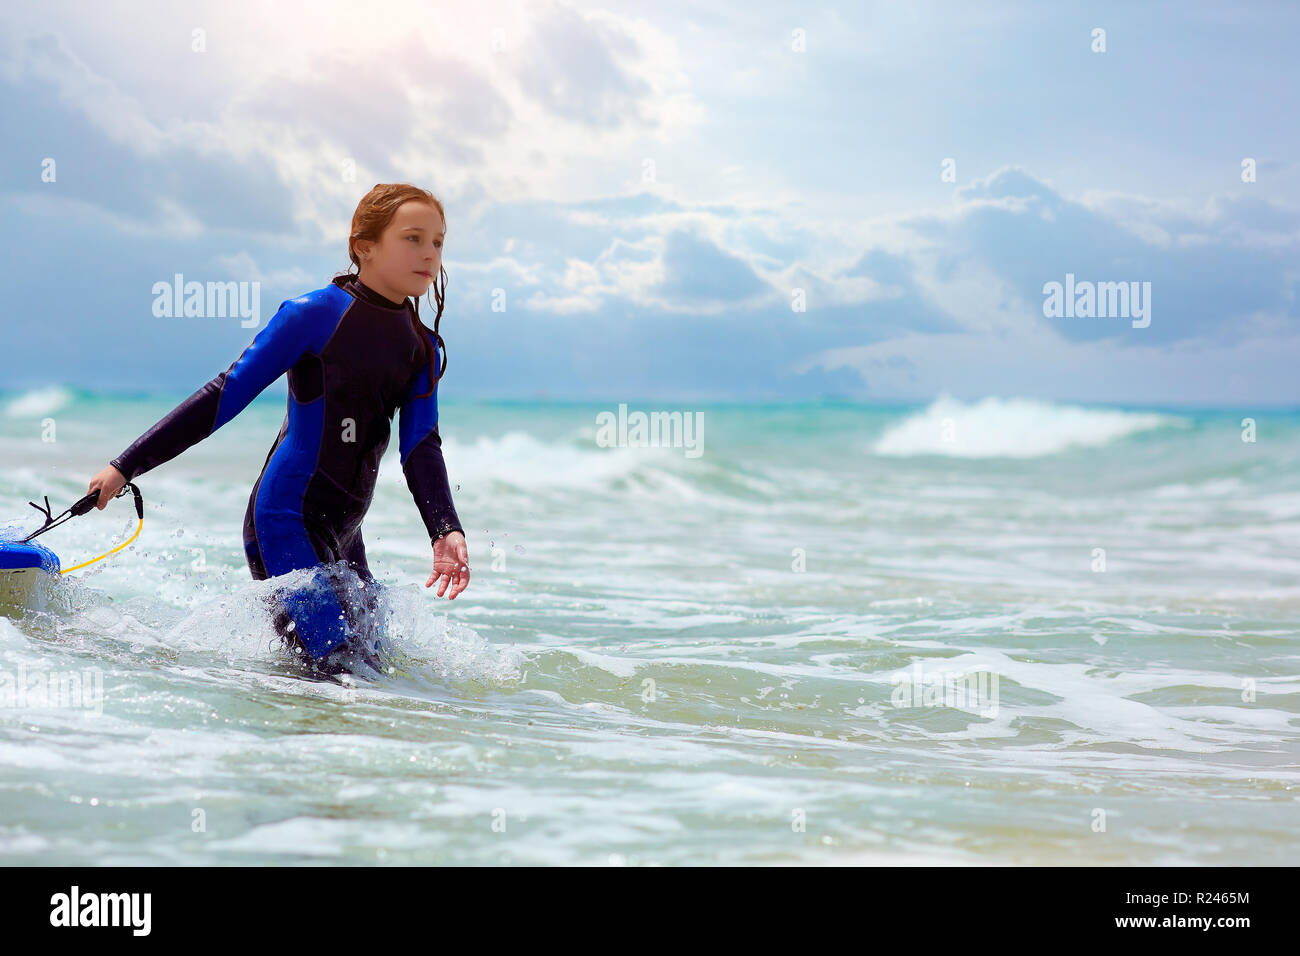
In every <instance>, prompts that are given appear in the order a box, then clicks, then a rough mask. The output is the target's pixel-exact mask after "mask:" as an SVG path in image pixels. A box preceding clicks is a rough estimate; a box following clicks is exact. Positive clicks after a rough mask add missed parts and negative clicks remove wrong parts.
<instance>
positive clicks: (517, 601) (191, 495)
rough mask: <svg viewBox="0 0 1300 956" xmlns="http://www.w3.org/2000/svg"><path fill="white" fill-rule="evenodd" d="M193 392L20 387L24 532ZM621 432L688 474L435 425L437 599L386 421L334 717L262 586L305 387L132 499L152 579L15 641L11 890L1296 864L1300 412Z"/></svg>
mask: <svg viewBox="0 0 1300 956" xmlns="http://www.w3.org/2000/svg"><path fill="white" fill-rule="evenodd" d="M183 397H184V394H183V393H180V394H174V395H155V396H145V395H141V396H136V397H112V396H108V395H101V394H96V393H93V392H86V391H79V390H76V389H70V388H59V387H54V388H49V389H40V390H35V391H27V392H19V393H14V392H8V393H2V394H0V526H7V528H8V530H7V531H6V532H3V533H7V534H8V535H9V536H11V537H12V536H13V535H15V534H17V533H18V532H19V530H21V531H22V533H27V532H30V531H31V530H34V529H35V528H36V527H38V526H39V525H40V521H41V519H40V516H39V515H37V513H36V512H35V511H34V510H33V509H32V508H31V507H30V506H29V505H28V503H27V502H28V501H37V502H41V501H42V496H45V495H48V496H49V499H50V502H51V504H52V505H53V506H54V511H55V513H56V514H57V513H58V512H59V511H61V510H63V509H64V508H66V507H68V506H69V505H70V504H71V503H72V502H73V501H75V500H76V499H77V498H79V497H81V496H82V495H83V494H84V493H85V491H86V485H87V482H88V481H89V479H90V477H91V476H92V475H93V474H94V473H95V472H97V471H98V470H100V469H101V468H103V467H104V466H105V465H106V464H107V462H108V460H109V459H110V458H111V457H113V456H115V455H116V454H117V453H118V452H120V451H122V450H123V449H124V448H125V447H126V446H127V445H128V444H129V443H130V442H131V441H132V440H134V439H135V438H136V437H137V436H138V435H139V434H141V433H142V432H143V431H145V430H146V429H147V428H148V427H149V426H150V425H152V424H153V423H154V422H155V421H156V420H157V419H158V418H159V417H161V416H162V415H163V414H164V413H165V412H166V411H168V410H169V409H170V408H171V407H173V406H174V405H175V404H176V403H177V402H178V401H180V399H182V398H183ZM625 404H626V405H627V406H628V408H627V409H626V410H625V411H626V412H628V413H635V412H637V411H641V412H647V413H648V412H651V411H668V412H672V411H677V412H681V413H683V415H684V416H689V419H690V420H691V421H694V422H695V423H696V424H697V425H698V426H700V427H699V429H698V430H697V431H696V432H695V433H694V436H693V437H694V439H695V445H694V447H693V448H692V447H686V443H682V445H681V446H680V447H675V446H672V445H671V444H669V443H660V445H659V447H655V446H654V445H644V444H639V443H638V442H637V441H636V440H635V439H636V438H637V434H630V435H629V440H628V441H627V442H626V443H622V442H620V441H616V442H615V443H614V444H612V445H611V444H610V442H609V441H607V440H605V439H607V438H608V437H609V432H608V430H605V431H602V429H601V426H600V425H599V424H598V423H599V422H600V421H601V416H602V413H604V414H605V417H606V419H608V416H609V415H610V414H612V415H615V416H617V415H618V414H619V411H620V410H619V403H618V402H611V403H606V404H604V405H600V404H597V403H563V402H548V401H543V400H538V401H534V402H524V401H517V402H495V403H494V402H467V401H456V400H447V399H444V400H443V401H441V402H440V410H441V416H440V430H441V432H442V435H443V450H444V455H445V457H446V461H447V465H448V470H449V473H450V475H451V480H452V483H453V487H454V488H455V501H456V506H457V510H458V511H459V513H460V516H461V520H462V522H463V524H464V526H465V530H466V536H467V539H468V542H469V552H470V564H471V567H472V568H473V572H472V574H473V577H472V581H471V583H470V586H469V588H468V589H467V590H466V591H465V592H464V593H463V594H462V595H461V596H460V597H458V598H457V599H456V600H455V601H454V602H448V601H447V600H446V599H445V598H444V599H438V598H435V597H434V596H433V591H432V590H426V589H425V588H424V587H423V582H424V580H425V579H426V578H427V577H428V575H429V572H430V568H431V548H430V546H429V542H428V539H427V537H426V536H425V533H424V529H423V527H422V525H421V523H420V520H419V516H418V513H417V512H416V510H415V506H414V504H413V502H412V500H411V497H410V493H409V492H408V491H407V489H406V486H405V482H404V479H403V476H402V472H401V468H400V466H399V464H398V458H397V440H396V427H395V426H394V436H393V439H392V442H391V444H390V447H389V451H388V453H387V455H386V456H385V458H384V461H383V466H382V468H381V473H380V480H379V485H378V489H377V491H376V495H375V500H374V503H373V505H372V507H371V510H370V512H369V514H368V515H367V517H366V519H365V523H364V525H363V532H364V536H365V540H366V548H367V553H368V556H369V561H370V565H371V568H372V570H373V571H374V573H375V575H376V576H377V578H378V579H379V580H380V582H381V583H382V584H383V585H384V586H385V603H384V606H385V615H386V617H385V622H386V627H387V629H388V633H389V635H390V637H391V638H392V640H393V641H394V642H395V643H396V644H397V645H398V646H399V647H400V649H401V651H402V653H403V655H404V656H405V658H406V660H407V662H408V663H407V666H405V667H404V668H403V669H402V670H401V671H400V672H396V673H393V674H372V675H369V676H358V677H356V678H354V679H352V680H350V681H347V682H344V683H338V682H333V681H323V680H307V679H304V678H302V677H301V676H298V675H297V674H295V673H294V671H293V670H292V668H291V666H290V665H289V664H288V663H287V662H286V661H285V660H284V659H283V657H282V656H281V653H280V652H279V651H278V650H276V648H275V640H274V634H273V631H272V629H271V623H270V619H269V617H268V612H267V605H266V601H265V598H266V596H267V594H268V593H269V589H270V587H271V586H272V585H273V584H274V583H275V582H254V581H253V580H252V579H251V577H250V575H249V572H248V569H247V565H246V563H245V560H244V554H243V548H242V541H241V527H242V521H243V515H244V508H245V505H246V503H247V500H248V495H249V492H250V490H251V488H252V485H253V482H254V481H255V479H256V478H257V475H258V472H259V470H260V468H261V466H262V463H263V461H264V460H265V457H266V453H267V451H268V450H269V448H270V446H271V444H272V442H273V441H274V439H275V436H276V434H277V431H278V428H279V425H280V422H281V420H282V418H283V416H284V397H283V391H281V394H280V397H279V398H278V399H276V398H271V397H267V396H263V398H261V399H259V400H258V401H256V402H254V403H253V404H252V405H251V406H249V408H248V409H246V410H245V411H244V412H243V413H242V414H241V415H240V416H239V417H238V418H236V419H235V420H234V421H232V422H230V423H229V424H227V425H226V426H224V427H223V428H222V429H221V430H219V431H218V432H217V433H216V434H215V435H213V436H211V437H210V438H208V439H207V440H205V441H204V442H201V443H200V444H198V445H196V446H194V447H193V448H191V449H190V450H188V451H187V452H185V453H184V454H183V455H181V456H180V457H178V458H176V459H174V460H172V461H171V462H168V463H166V464H164V465H162V466H160V467H159V468H157V469H155V470H154V471H152V472H149V473H147V474H145V475H143V476H142V477H141V478H140V479H139V482H138V483H139V485H140V488H141V491H142V492H143V495H144V500H145V521H144V528H143V531H142V532H141V534H140V536H139V537H138V538H137V539H136V540H135V541H134V542H133V543H132V544H131V545H130V546H128V547H127V548H126V549H124V550H122V551H120V552H118V553H117V554H114V555H112V556H111V557H109V558H107V559H105V560H103V561H100V562H97V563H95V564H93V565H90V566H89V567H87V568H85V569H83V570H80V571H74V572H71V573H69V574H67V575H64V576H63V577H62V578H61V579H60V580H59V581H58V583H57V584H56V585H55V586H54V587H53V588H52V589H50V590H49V592H48V593H45V594H43V595H41V596H40V600H39V601H38V602H35V604H36V605H39V606H33V607H31V608H29V609H28V610H27V612H26V613H25V614H17V613H15V614H13V615H11V616H9V617H0V766H3V771H2V772H0V861H3V862H4V863H7V864H39V865H65V864H67V865H85V864H126V865H131V864H159V865H173V864H179V865H204V866H210V865H216V866H220V865H229V864H300V863H301V864H317V863H320V864H590V865H596V866H608V865H616V866H618V865H630V866H653V865H682V864H708V865H713V864H811V865H837V864H858V863H884V864H900V865H909V864H935V863H938V864H957V865H960V864H1085V865H1097V866H1102V865H1126V864H1156V865H1167V864H1174V865H1177V864H1243V865H1264V864H1286V863H1294V862H1295V861H1296V859H1297V858H1298V857H1300V853H1298V852H1297V851H1298V850H1300V733H1298V731H1300V583H1298V579H1300V546H1298V544H1300V467H1298V466H1300V413H1297V412H1296V411H1277V410H1268V409H1261V410H1258V411H1251V410H1249V409H1247V410H1241V409H1148V408H1120V407H1114V406H1106V407H1096V406H1087V405H1076V404H1071V403H1052V402H1043V401H1029V400H1018V399H1011V398H986V399H983V400H978V401H975V400H970V401H962V400H958V399H954V398H951V397H949V396H946V395H943V396H938V397H937V398H935V399H934V400H933V401H930V402H926V403H918V404H914V405H896V406H869V405H859V404H852V403H820V404H816V403H814V404H800V405H776V404H773V405H723V404H697V405H672V404H658V405H655V404H638V403H635V402H631V401H628V402H626V403H625ZM616 431H617V432H618V433H619V434H621V431H620V430H616ZM1243 438H1245V439H1248V440H1243ZM135 527H136V521H135V517H134V511H133V509H132V508H131V506H130V504H129V498H128V499H122V500H119V501H114V502H113V503H112V504H111V505H110V506H109V507H108V508H107V509H106V510H104V511H102V512H100V511H92V512H90V513H89V514H88V515H86V516H85V517H81V518H76V519H73V520H72V521H70V522H69V523H67V524H66V525H64V526H62V527H60V528H57V529H54V530H52V531H50V532H48V533H47V534H46V535H44V536H42V538H41V539H40V540H41V541H43V542H44V543H46V544H47V545H48V546H49V547H51V548H53V549H54V550H55V551H56V552H57V553H58V554H59V556H60V558H61V559H62V561H63V564H64V566H65V567H68V566H71V565H73V564H76V563H79V562H80V561H84V560H88V559H89V558H92V557H94V556H95V555H98V554H100V553H102V552H104V551H107V550H108V549H109V548H110V547H112V546H114V545H116V544H118V543H120V542H121V541H123V540H125V539H126V538H127V537H129V536H130V534H131V533H132V532H133V531H134V530H135ZM56 687H57V688H58V690H57V692H56V689H55V688H56ZM42 688H44V693H42Z"/></svg>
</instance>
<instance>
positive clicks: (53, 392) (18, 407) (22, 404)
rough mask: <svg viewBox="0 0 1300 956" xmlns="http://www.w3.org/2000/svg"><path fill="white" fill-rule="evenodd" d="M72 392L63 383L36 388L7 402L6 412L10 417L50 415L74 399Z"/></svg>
mask: <svg viewBox="0 0 1300 956" xmlns="http://www.w3.org/2000/svg"><path fill="white" fill-rule="evenodd" d="M73 398H74V396H73V394H72V392H70V391H69V390H68V389H66V388H64V387H63V386H62V385H51V386H50V387H49V388H34V389H32V390H30V391H27V392H23V393H22V394H21V395H19V396H17V397H16V398H11V399H10V400H9V401H8V402H6V403H5V414H6V415H8V416H9V417H10V418H34V417H36V416H37V415H49V414H51V413H53V412H57V411H58V410H59V409H60V408H62V407H63V406H65V405H67V404H68V403H69V402H71V401H72V400H73Z"/></svg>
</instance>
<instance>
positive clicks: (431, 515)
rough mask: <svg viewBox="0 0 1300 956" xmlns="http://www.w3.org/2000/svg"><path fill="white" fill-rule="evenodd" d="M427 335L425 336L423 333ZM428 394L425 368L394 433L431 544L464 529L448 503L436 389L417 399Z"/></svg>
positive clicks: (409, 392)
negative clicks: (419, 396)
mask: <svg viewBox="0 0 1300 956" xmlns="http://www.w3.org/2000/svg"><path fill="white" fill-rule="evenodd" d="M425 334H426V335H428V333H427V332H426V333H425ZM429 340H430V341H431V342H433V343H434V345H433V349H434V362H440V361H441V358H440V357H439V355H438V344H437V342H436V341H434V339H433V336H432V335H429ZM427 391H429V367H428V365H425V367H424V368H423V369H421V371H420V373H419V374H418V375H417V376H415V378H414V380H413V381H412V383H411V385H410V386H409V388H408V389H407V394H406V401H405V403H404V404H402V405H401V406H400V407H399V411H398V425H397V433H398V439H399V444H400V447H401V453H402V472H403V474H405V475H406V485H407V487H408V488H410V489H411V497H412V498H414V499H415V506H416V507H417V508H419V510H420V517H421V519H423V521H424V527H425V529H426V530H427V531H428V532H429V541H430V543H434V544H436V542H437V541H438V539H439V538H442V537H444V536H446V535H447V534H450V533H451V532H453V531H459V532H460V533H461V535H462V536H463V535H464V533H465V530H464V529H463V528H462V527H461V526H460V518H459V517H457V515H456V506H455V504H454V503H453V502H452V500H451V485H450V483H449V482H448V480H447V465H446V462H444V461H443V458H442V436H441V435H439V434H438V390H437V389H436V388H435V389H434V390H433V392H432V394H430V395H428V396H427V397H425V398H417V397H416V396H418V395H422V394H423V393H424V392H427Z"/></svg>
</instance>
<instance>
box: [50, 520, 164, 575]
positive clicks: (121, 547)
mask: <svg viewBox="0 0 1300 956" xmlns="http://www.w3.org/2000/svg"><path fill="white" fill-rule="evenodd" d="M143 527H144V519H143V518H141V519H140V523H139V524H138V525H136V527H135V534H133V535H131V537H129V538H127V539H126V540H125V541H123V542H122V543H121V544H119V545H118V546H117V547H116V548H114V549H113V550H112V551H105V552H104V553H103V554H101V555H100V556H99V557H97V558H91V559H90V560H89V561H83V562H81V563H80V564H74V565H73V566H72V567H70V568H64V569H63V570H62V571H60V572H59V573H60V574H67V573H68V572H69V571H75V570H77V569H78V568H84V567H85V566H86V565H88V564H94V563H95V562H96V561H103V560H104V559H105V558H106V557H108V556H109V555H110V554H113V553H115V552H117V551H121V550H122V549H123V548H125V547H126V546H127V545H128V544H130V543H131V542H132V541H134V540H135V539H136V538H137V537H139V535H140V529H141V528H143Z"/></svg>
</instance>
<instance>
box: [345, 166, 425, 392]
mask: <svg viewBox="0 0 1300 956" xmlns="http://www.w3.org/2000/svg"><path fill="white" fill-rule="evenodd" d="M411 200H415V201H416V202H422V203H427V204H428V205H430V206H432V207H433V208H434V209H436V210H438V215H440V216H441V217H442V221H443V224H444V226H445V224H446V222H447V214H446V212H445V211H444V210H443V208H442V203H441V202H439V201H438V198H437V197H436V196H434V194H433V193H431V192H429V191H428V190H427V189H421V188H420V187H419V186H412V185H411V184H410V183H376V184H375V187H374V188H373V189H371V190H370V192H368V193H366V194H365V195H364V196H362V197H361V201H360V202H359V203H357V209H356V212H354V213H353V214H352V232H351V234H350V235H349V236H348V258H349V259H351V260H352V264H353V265H354V266H356V267H357V271H356V272H355V273H354V272H351V271H349V272H342V273H339V275H358V274H360V272H361V260H360V259H359V258H358V257H357V240H359V239H364V240H367V241H371V242H378V241H379V237H380V236H381V235H383V232H384V230H385V229H387V228H388V225H389V223H391V222H392V221H393V217H394V216H395V215H397V209H398V207H399V206H401V205H402V203H404V202H410V201H411ZM430 291H432V292H433V298H434V301H435V302H436V303H437V312H436V313H435V314H434V316H433V328H432V329H431V328H429V327H428V326H427V325H425V324H424V322H422V321H421V320H420V299H419V297H418V296H417V297H416V299H415V314H414V315H412V316H411V327H412V328H413V329H414V330H415V334H416V337H417V338H419V340H420V347H421V348H422V349H423V350H424V357H425V361H426V362H428V363H429V390H428V391H427V392H425V393H424V394H423V395H420V396H418V397H419V398H428V397H429V396H430V395H432V394H433V389H434V387H435V386H436V385H437V384H438V382H440V381H441V380H442V376H443V375H444V374H445V373H446V371H447V344H446V343H445V342H443V340H442V336H441V335H439V334H438V322H439V320H441V319H442V307H443V303H444V302H445V301H446V297H447V270H446V269H444V268H442V266H441V265H439V267H438V276H437V278H436V279H435V280H434V282H433V285H432V286H431V287H430ZM426 333H431V334H432V335H433V338H434V340H435V341H436V342H437V343H438V350H439V351H440V352H441V353H442V368H436V367H435V366H434V364H433V360H434V356H435V353H434V350H433V343H432V342H430V341H429V336H428V334H426Z"/></svg>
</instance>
